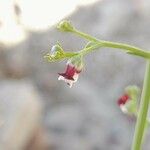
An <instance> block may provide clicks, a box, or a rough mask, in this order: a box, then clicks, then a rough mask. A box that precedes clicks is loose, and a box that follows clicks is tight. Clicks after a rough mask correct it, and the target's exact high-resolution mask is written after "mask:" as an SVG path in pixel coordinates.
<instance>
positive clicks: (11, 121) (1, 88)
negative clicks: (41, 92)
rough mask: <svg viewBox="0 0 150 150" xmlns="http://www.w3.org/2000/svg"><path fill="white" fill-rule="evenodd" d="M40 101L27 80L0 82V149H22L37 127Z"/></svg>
mask: <svg viewBox="0 0 150 150" xmlns="http://www.w3.org/2000/svg"><path fill="white" fill-rule="evenodd" d="M41 108H42V107H41V102H40V99H39V96H38V94H37V92H36V90H35V88H34V87H33V86H32V85H31V84H30V83H29V82H28V81H11V80H10V81H1V82H0V120H1V122H2V124H1V126H0V149H2V150H22V149H23V148H24V147H25V145H27V143H28V142H29V141H30V139H31V138H32V136H33V133H34V131H35V130H36V129H37V128H38V127H39V123H40V116H41Z"/></svg>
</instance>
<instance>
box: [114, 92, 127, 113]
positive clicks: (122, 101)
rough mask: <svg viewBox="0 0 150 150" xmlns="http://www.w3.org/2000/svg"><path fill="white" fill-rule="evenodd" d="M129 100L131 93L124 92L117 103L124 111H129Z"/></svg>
mask: <svg viewBox="0 0 150 150" xmlns="http://www.w3.org/2000/svg"><path fill="white" fill-rule="evenodd" d="M129 100H130V97H129V95H127V94H124V95H122V96H121V97H120V98H119V99H118V101H117V103H118V105H119V107H120V109H121V110H122V111H123V112H124V113H128V109H127V107H126V104H127V103H128V102H129Z"/></svg>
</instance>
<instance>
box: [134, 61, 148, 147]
mask: <svg viewBox="0 0 150 150" xmlns="http://www.w3.org/2000/svg"><path fill="white" fill-rule="evenodd" d="M149 99H150V60H147V64H146V72H145V78H144V84H143V91H142V97H141V102H140V108H139V113H138V117H137V123H136V127H135V134H134V138H133V144H132V150H141V145H142V138H143V134H144V129H145V124H146V118H147V113H148V108H149Z"/></svg>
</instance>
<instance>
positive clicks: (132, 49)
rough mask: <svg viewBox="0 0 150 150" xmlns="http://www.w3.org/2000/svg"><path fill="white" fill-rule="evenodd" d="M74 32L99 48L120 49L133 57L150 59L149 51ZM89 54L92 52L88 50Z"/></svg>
mask: <svg viewBox="0 0 150 150" xmlns="http://www.w3.org/2000/svg"><path fill="white" fill-rule="evenodd" d="M72 32H73V33H75V34H76V35H78V36H80V37H83V38H85V39H86V40H89V41H92V42H93V43H95V44H100V46H99V47H109V48H115V49H116V48H118V49H122V50H125V51H126V52H127V53H129V54H133V55H137V56H141V57H143V58H148V59H150V52H149V51H147V50H143V49H140V48H138V47H135V46H131V45H128V44H123V43H116V42H109V41H104V40H98V39H96V38H95V37H92V36H90V35H88V34H86V33H83V32H81V31H78V30H76V29H75V30H74V31H72ZM92 50H93V49H92ZM88 52H90V50H88Z"/></svg>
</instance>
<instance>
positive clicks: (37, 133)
mask: <svg viewBox="0 0 150 150" xmlns="http://www.w3.org/2000/svg"><path fill="white" fill-rule="evenodd" d="M64 18H65V19H69V20H71V22H72V23H73V24H74V25H75V26H76V27H77V28H78V29H80V30H82V31H84V32H87V33H89V34H91V35H94V36H96V37H97V38H100V39H104V40H111V41H118V42H123V43H129V44H133V45H136V46H139V47H141V48H145V49H149V48H150V42H149V39H150V30H149V27H150V1H149V0H97V1H96V0H72V1H71V0H66V1H62V0H55V1H52V0H38V1H37V0H5V1H4V0H0V150H129V149H130V146H131V142H132V137H133V132H134V126H135V119H134V118H130V117H127V116H125V115H124V114H123V113H122V112H121V111H120V109H119V108H118V106H117V104H116V101H117V99H118V97H120V95H122V93H123V91H124V88H125V87H126V86H128V85H138V86H139V87H140V88H141V87H142V83H143V75H144V68H145V63H144V60H143V59H141V58H139V57H133V56H130V55H127V54H124V53H123V52H120V51H117V50H112V49H101V50H100V51H95V52H93V53H91V54H89V55H88V56H86V59H85V69H84V71H83V72H82V73H81V76H80V79H79V82H78V83H77V84H75V85H74V86H73V87H72V88H71V89H70V88H68V86H67V85H66V84H65V83H63V82H60V81H59V82H58V81H57V77H58V75H57V73H58V72H61V71H63V69H64V68H65V62H60V63H54V64H50V63H48V62H46V61H45V60H44V59H43V56H44V54H46V53H47V52H48V51H49V50H50V48H51V46H52V45H54V44H55V43H56V42H57V41H59V42H60V43H62V45H63V47H64V49H65V50H69V51H75V50H79V49H81V48H82V47H83V45H84V44H85V43H86V42H85V41H84V40H83V39H80V38H79V37H75V36H74V35H71V34H67V33H60V32H58V31H57V30H56V29H55V25H56V23H57V22H59V21H60V20H62V19H64ZM149 139H150V134H147V140H146V141H145V144H144V150H149V147H150V143H149V142H148V141H149Z"/></svg>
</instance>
